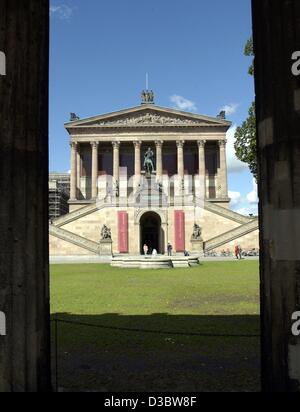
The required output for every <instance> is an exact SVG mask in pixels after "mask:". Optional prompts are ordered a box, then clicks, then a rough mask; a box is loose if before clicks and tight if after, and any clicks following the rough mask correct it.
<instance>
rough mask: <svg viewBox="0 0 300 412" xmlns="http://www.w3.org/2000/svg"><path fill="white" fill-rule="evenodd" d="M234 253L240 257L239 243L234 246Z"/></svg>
mask: <svg viewBox="0 0 300 412" xmlns="http://www.w3.org/2000/svg"><path fill="white" fill-rule="evenodd" d="M234 255H235V257H236V258H237V259H239V247H238V246H237V245H236V246H235V248H234Z"/></svg>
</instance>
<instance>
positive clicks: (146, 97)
mask: <svg viewBox="0 0 300 412" xmlns="http://www.w3.org/2000/svg"><path fill="white" fill-rule="evenodd" d="M141 99H142V104H147V103H152V104H153V103H154V93H153V90H143V91H142V93H141Z"/></svg>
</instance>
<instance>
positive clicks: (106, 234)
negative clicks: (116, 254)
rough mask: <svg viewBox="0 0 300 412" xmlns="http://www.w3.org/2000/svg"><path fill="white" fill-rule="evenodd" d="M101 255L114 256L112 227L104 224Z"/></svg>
mask: <svg viewBox="0 0 300 412" xmlns="http://www.w3.org/2000/svg"><path fill="white" fill-rule="evenodd" d="M99 254H100V255H101V256H112V236H111V229H110V228H108V227H107V226H106V225H103V227H102V229H101V240H100V246H99Z"/></svg>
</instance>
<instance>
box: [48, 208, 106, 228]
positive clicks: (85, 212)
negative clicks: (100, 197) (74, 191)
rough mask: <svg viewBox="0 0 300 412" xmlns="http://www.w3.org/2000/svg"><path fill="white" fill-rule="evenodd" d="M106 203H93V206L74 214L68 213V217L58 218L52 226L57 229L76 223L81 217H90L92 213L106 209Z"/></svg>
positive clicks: (76, 211)
mask: <svg viewBox="0 0 300 412" xmlns="http://www.w3.org/2000/svg"><path fill="white" fill-rule="evenodd" d="M105 206H106V205H105V203H104V202H103V203H98V202H97V203H96V202H94V203H92V204H91V205H88V206H84V207H82V208H80V209H78V210H75V211H74V212H71V213H68V214H67V215H64V216H61V217H58V218H57V219H55V220H53V222H52V225H53V226H56V227H61V226H64V225H67V224H68V223H71V222H74V220H77V219H79V218H81V217H84V216H88V215H90V214H91V213H94V212H96V211H97V210H100V209H103V208H104V207H105Z"/></svg>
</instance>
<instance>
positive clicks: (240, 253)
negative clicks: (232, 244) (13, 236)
mask: <svg viewBox="0 0 300 412" xmlns="http://www.w3.org/2000/svg"><path fill="white" fill-rule="evenodd" d="M238 248H239V258H240V260H242V252H243V249H242V248H241V246H238Z"/></svg>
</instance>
